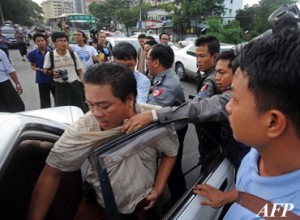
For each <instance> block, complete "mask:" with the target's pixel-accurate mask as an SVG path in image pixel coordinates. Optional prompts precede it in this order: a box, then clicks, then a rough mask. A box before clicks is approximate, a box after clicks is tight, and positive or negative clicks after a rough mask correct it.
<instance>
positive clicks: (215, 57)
mask: <svg viewBox="0 0 300 220" xmlns="http://www.w3.org/2000/svg"><path fill="white" fill-rule="evenodd" d="M218 55H219V54H218V53H215V54H214V55H213V59H214V62H215V63H216V62H217V57H218Z"/></svg>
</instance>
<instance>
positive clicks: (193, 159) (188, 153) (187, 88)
mask: <svg viewBox="0 0 300 220" xmlns="http://www.w3.org/2000/svg"><path fill="white" fill-rule="evenodd" d="M32 44H33V43H32V42H31V46H30V47H29V48H28V52H29V51H30V50H31V49H32ZM9 53H10V59H11V62H12V64H13V66H14V68H15V69H16V72H17V75H18V78H19V80H20V83H21V85H22V87H23V89H24V93H23V94H22V95H21V98H22V100H23V101H24V103H25V108H26V110H34V109H39V108H40V104H39V95H38V87H37V84H36V83H35V72H34V71H33V70H32V69H31V68H30V64H29V62H24V61H22V59H21V55H20V54H19V51H18V49H10V51H9ZM182 86H183V88H184V92H185V95H186V100H188V95H189V94H194V93H195V83H194V82H193V81H187V82H182ZM198 158H199V154H198V149H197V139H196V135H195V129H194V127H193V126H189V129H188V132H187V135H186V137H185V144H184V153H183V170H184V172H185V171H187V170H188V169H189V168H191V167H193V166H194V165H195V164H197V162H198ZM193 172H199V169H196V170H194V171H193ZM193 172H192V173H190V174H189V175H190V176H192V175H193ZM189 182H190V181H189ZM189 182H188V185H190V183H189Z"/></svg>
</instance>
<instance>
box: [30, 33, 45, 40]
mask: <svg viewBox="0 0 300 220" xmlns="http://www.w3.org/2000/svg"><path fill="white" fill-rule="evenodd" d="M38 37H42V38H44V40H45V41H47V38H46V36H45V35H43V34H42V33H39V32H37V33H35V34H34V35H33V42H35V39H36V38H38Z"/></svg>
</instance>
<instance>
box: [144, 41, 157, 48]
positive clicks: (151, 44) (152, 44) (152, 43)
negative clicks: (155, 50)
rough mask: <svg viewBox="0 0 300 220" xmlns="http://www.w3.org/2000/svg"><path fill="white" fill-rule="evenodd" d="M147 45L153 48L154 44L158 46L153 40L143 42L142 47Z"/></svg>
mask: <svg viewBox="0 0 300 220" xmlns="http://www.w3.org/2000/svg"><path fill="white" fill-rule="evenodd" d="M146 44H148V45H149V46H150V47H152V46H154V45H155V44H158V43H157V42H156V41H155V40H149V41H147V42H145V44H144V45H146Z"/></svg>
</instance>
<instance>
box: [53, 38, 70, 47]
mask: <svg viewBox="0 0 300 220" xmlns="http://www.w3.org/2000/svg"><path fill="white" fill-rule="evenodd" d="M54 45H55V47H56V49H59V50H66V49H68V47H69V42H68V40H67V39H66V38H57V39H56V41H55V42H54Z"/></svg>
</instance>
